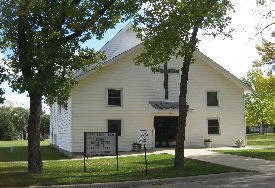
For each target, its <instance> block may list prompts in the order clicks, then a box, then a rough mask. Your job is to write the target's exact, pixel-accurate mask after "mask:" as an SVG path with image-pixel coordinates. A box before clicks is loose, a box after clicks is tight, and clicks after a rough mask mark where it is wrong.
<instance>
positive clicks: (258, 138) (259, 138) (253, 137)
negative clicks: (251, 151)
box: [247, 133, 275, 147]
mask: <svg viewBox="0 0 275 188" xmlns="http://www.w3.org/2000/svg"><path fill="white" fill-rule="evenodd" d="M247 145H248V146H274V147H275V133H265V134H264V135H259V134H258V133H253V134H248V135H247Z"/></svg>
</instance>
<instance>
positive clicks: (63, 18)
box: [0, 0, 138, 103]
mask: <svg viewBox="0 0 275 188" xmlns="http://www.w3.org/2000/svg"><path fill="white" fill-rule="evenodd" d="M137 8H138V4H137V3H136V1H134V0H94V1H90V0H51V1H48V0H33V1H29V0H1V1H0V14H1V15H0V49H1V50H2V51H3V52H6V51H7V50H8V49H9V50H10V51H11V53H10V54H9V56H8V58H7V59H5V62H4V63H5V64H6V65H9V67H10V69H11V74H10V75H9V78H10V83H11V86H12V88H13V89H15V90H19V91H20V92H25V91H27V92H29V93H31V92H36V93H39V94H41V95H42V96H45V98H46V100H47V102H49V103H53V102H54V101H55V100H56V99H57V98H58V99H59V101H60V102H62V101H63V102H64V101H66V99H67V98H68V96H69V91H70V88H71V87H72V86H73V85H74V84H75V83H76V81H75V79H74V78H72V75H73V73H74V71H76V70H79V69H82V68H83V67H84V68H85V67H87V66H88V65H90V64H93V63H96V62H98V61H99V60H102V59H104V54H102V53H99V52H96V51H95V50H93V49H88V48H85V47H83V43H84V42H86V41H87V40H89V39H91V38H92V37H96V38H98V39H101V38H102V37H103V35H104V33H105V31H106V30H107V29H109V28H113V27H114V26H115V25H116V23H117V22H119V21H121V20H122V21H123V20H126V19H127V18H129V16H131V15H132V13H134V12H135V11H136V10H137Z"/></svg>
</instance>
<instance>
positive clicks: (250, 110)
mask: <svg viewBox="0 0 275 188" xmlns="http://www.w3.org/2000/svg"><path fill="white" fill-rule="evenodd" d="M272 79H273V78H272V74H271V73H268V75H267V76H264V74H263V72H262V71H261V70H260V69H255V70H250V71H249V72H248V73H247V77H246V78H244V79H243V80H244V82H245V83H246V84H247V85H249V86H250V87H251V88H252V89H253V90H252V92H251V93H247V94H245V115H246V124H247V126H254V125H260V126H261V128H260V129H259V130H260V131H259V132H260V133H262V134H264V128H265V127H267V126H268V125H271V123H272V105H273V104H272V102H273V100H272Z"/></svg>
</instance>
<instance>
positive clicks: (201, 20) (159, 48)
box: [135, 0, 232, 167]
mask: <svg viewBox="0 0 275 188" xmlns="http://www.w3.org/2000/svg"><path fill="white" fill-rule="evenodd" d="M145 2H147V1H145ZM231 8H232V5H231V3H230V1H228V0H185V1H176V0H160V1H148V2H147V4H146V6H145V8H144V10H143V11H142V12H141V13H140V14H139V15H137V16H136V19H135V25H137V26H138V27H137V28H136V30H137V31H138V33H139V34H138V37H139V38H140V39H141V40H142V42H143V45H144V48H145V50H144V51H143V52H142V53H141V54H140V55H138V56H137V58H136V60H135V61H136V63H137V64H141V63H143V64H144V65H145V66H150V67H152V69H153V70H156V69H158V68H159V67H160V64H165V63H166V62H168V61H169V59H170V58H171V57H172V56H176V57H180V58H182V68H181V83H180V96H179V122H178V128H177V137H176V149H175V162H174V165H175V166H177V167H180V166H184V141H185V127H186V116H187V110H188V104H187V102H186V94H187V83H188V72H189V66H190V64H191V63H192V62H193V61H194V60H193V53H194V51H195V50H196V46H197V43H198V41H199V40H198V31H199V30H204V31H205V33H206V34H212V35H213V36H216V35H217V34H219V33H222V32H223V30H224V28H225V27H226V26H227V24H228V23H229V21H230V18H229V17H227V16H226V13H227V11H228V10H229V9H231Z"/></svg>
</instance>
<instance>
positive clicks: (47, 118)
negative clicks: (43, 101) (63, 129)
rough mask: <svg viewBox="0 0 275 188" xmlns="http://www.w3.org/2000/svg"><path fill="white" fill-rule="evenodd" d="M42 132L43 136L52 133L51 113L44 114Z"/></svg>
mask: <svg viewBox="0 0 275 188" xmlns="http://www.w3.org/2000/svg"><path fill="white" fill-rule="evenodd" d="M40 132H41V136H42V138H46V137H48V136H49V134H50V115H48V114H42V116H41V126H40Z"/></svg>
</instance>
